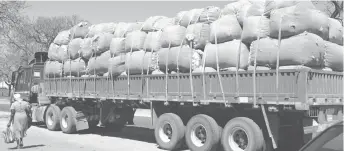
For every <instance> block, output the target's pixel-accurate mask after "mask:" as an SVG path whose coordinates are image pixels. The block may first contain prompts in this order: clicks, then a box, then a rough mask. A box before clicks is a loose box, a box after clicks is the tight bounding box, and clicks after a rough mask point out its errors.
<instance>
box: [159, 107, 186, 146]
mask: <svg viewBox="0 0 344 151" xmlns="http://www.w3.org/2000/svg"><path fill="white" fill-rule="evenodd" d="M184 135H185V126H184V123H183V121H182V119H181V118H180V117H179V116H178V115H176V114H174V113H165V114H162V115H160V117H159V119H158V121H157V124H156V125H155V129H154V136H155V140H156V142H157V144H158V145H159V146H160V147H161V148H162V149H165V150H176V149H179V148H180V147H181V146H182V144H183V141H184Z"/></svg>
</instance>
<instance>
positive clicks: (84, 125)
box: [75, 112, 89, 131]
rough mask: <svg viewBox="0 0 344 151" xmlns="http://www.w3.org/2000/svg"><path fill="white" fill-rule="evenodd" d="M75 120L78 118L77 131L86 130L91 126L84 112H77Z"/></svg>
mask: <svg viewBox="0 0 344 151" xmlns="http://www.w3.org/2000/svg"><path fill="white" fill-rule="evenodd" d="M75 120H76V122H75V124H76V130H77V131H81V130H86V129H88V128H89V126H88V121H87V117H86V116H85V115H84V113H82V112H76V117H75Z"/></svg>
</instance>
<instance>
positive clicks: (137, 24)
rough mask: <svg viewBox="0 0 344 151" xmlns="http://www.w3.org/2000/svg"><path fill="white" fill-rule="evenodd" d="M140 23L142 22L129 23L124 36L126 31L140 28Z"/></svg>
mask: <svg viewBox="0 0 344 151" xmlns="http://www.w3.org/2000/svg"><path fill="white" fill-rule="evenodd" d="M142 25H143V22H135V23H129V24H128V28H127V31H126V34H125V36H126V35H127V34H128V33H130V32H133V31H136V30H141V29H142Z"/></svg>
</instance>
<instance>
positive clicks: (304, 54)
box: [249, 32, 324, 69]
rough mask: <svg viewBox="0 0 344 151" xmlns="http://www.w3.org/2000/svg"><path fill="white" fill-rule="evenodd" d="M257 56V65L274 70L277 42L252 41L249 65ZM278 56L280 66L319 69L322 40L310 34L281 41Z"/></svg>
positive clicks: (321, 56) (322, 52) (266, 39)
mask: <svg viewBox="0 0 344 151" xmlns="http://www.w3.org/2000/svg"><path fill="white" fill-rule="evenodd" d="M257 49H259V51H258V54H257V65H258V66H265V67H270V68H276V64H277V52H278V50H279V49H278V40H277V39H271V38H263V39H260V40H259V48H258V41H254V42H252V44H251V49H250V56H249V58H250V60H249V61H250V64H251V65H253V64H254V58H255V57H254V56H255V53H256V52H257ZM279 52H280V54H279V60H280V62H279V65H280V66H294V65H303V66H307V67H311V68H317V69H319V68H321V67H322V66H323V62H324V59H323V58H324V57H323V56H324V40H323V39H322V38H321V37H319V36H317V35H315V34H312V33H307V32H305V33H302V34H299V35H296V36H292V37H289V38H286V39H282V40H281V46H280V51H279Z"/></svg>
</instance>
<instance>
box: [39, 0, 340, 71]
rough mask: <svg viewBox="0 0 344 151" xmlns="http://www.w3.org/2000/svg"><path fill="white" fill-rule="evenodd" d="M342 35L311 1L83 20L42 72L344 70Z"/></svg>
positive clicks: (60, 41)
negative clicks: (95, 21)
mask: <svg viewBox="0 0 344 151" xmlns="http://www.w3.org/2000/svg"><path fill="white" fill-rule="evenodd" d="M342 30H343V26H342V24H341V23H340V22H339V21H338V20H336V19H333V18H330V17H329V16H327V15H326V14H325V13H323V12H321V11H319V10H317V9H316V8H315V6H314V5H313V3H312V2H311V0H304V1H298V0H291V1H280V0H266V1H265V0H260V1H256V0H255V1H253V0H238V1H235V2H231V3H229V4H227V5H226V6H224V7H223V8H219V7H214V6H208V7H206V8H196V9H191V10H188V11H181V12H178V13H177V14H176V16H174V17H166V16H152V17H148V18H146V19H145V20H144V21H142V22H131V23H124V22H119V23H101V24H95V25H91V24H90V23H88V22H81V23H79V24H77V25H75V26H74V27H72V28H71V29H67V30H64V31H61V32H60V33H59V34H58V35H57V36H56V38H55V39H54V42H53V43H51V45H50V48H49V50H48V57H49V61H48V62H47V63H46V65H45V73H46V76H47V77H63V76H71V77H81V76H83V77H87V76H111V77H117V76H120V75H128V74H129V75H142V74H165V73H166V74H167V73H176V72H180V73H189V72H203V71H204V72H214V71H217V70H218V71H224V70H229V69H233V68H234V69H235V70H236V69H238V70H252V69H254V68H253V66H254V65H255V64H256V69H257V70H260V69H262V70H270V69H276V68H299V67H300V66H306V67H309V68H312V69H319V70H332V71H337V72H342V71H343V55H344V54H343V52H344V51H343V31H342ZM278 62H279V66H278V67H277V64H278ZM237 67H238V68H237Z"/></svg>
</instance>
